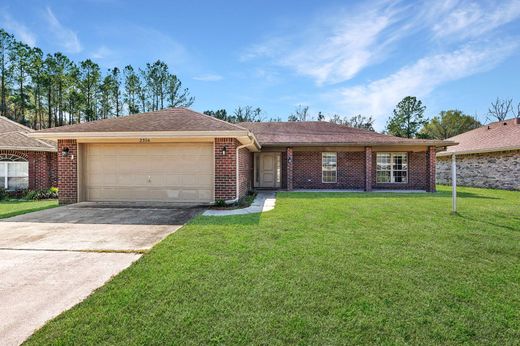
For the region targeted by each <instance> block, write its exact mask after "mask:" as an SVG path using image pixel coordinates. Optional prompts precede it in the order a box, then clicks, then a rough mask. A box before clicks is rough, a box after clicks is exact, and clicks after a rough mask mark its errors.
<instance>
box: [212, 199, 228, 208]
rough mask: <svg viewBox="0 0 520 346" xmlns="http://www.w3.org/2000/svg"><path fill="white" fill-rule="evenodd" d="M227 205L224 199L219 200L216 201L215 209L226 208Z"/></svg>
mask: <svg viewBox="0 0 520 346" xmlns="http://www.w3.org/2000/svg"><path fill="white" fill-rule="evenodd" d="M226 205H227V204H226V201H224V200H223V199H217V200H216V201H215V207H225V206H226Z"/></svg>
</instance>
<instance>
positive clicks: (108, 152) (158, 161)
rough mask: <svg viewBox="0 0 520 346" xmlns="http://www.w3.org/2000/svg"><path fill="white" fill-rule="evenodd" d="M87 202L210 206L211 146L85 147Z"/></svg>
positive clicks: (200, 144)
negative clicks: (135, 202) (192, 203)
mask: <svg viewBox="0 0 520 346" xmlns="http://www.w3.org/2000/svg"><path fill="white" fill-rule="evenodd" d="M85 149H86V150H85V153H84V163H83V169H84V170H85V171H84V177H85V199H86V200H87V201H151V202H190V203H191V202H211V201H212V200H213V181H214V180H213V145H212V143H143V144H86V145H85Z"/></svg>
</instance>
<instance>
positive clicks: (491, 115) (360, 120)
mask: <svg viewBox="0 0 520 346" xmlns="http://www.w3.org/2000/svg"><path fill="white" fill-rule="evenodd" d="M425 110H426V106H424V105H423V103H422V101H421V100H419V99H417V98H416V97H414V96H407V97H405V98H403V99H402V100H401V101H400V102H399V103H398V104H397V105H396V107H395V109H394V110H393V112H392V116H390V117H389V119H388V121H387V123H386V127H385V129H384V131H383V133H387V134H390V135H393V136H397V137H405V138H422V139H447V138H450V137H453V136H456V135H458V134H461V133H464V132H467V131H470V130H473V129H476V128H478V127H480V126H482V123H481V122H480V121H479V120H478V118H477V117H476V116H471V115H468V114H464V112H462V111H460V110H457V109H450V110H447V111H441V112H440V113H439V114H438V115H437V116H434V117H432V118H431V119H426V118H425V117H424V112H425ZM204 113H205V114H207V115H211V116H214V117H216V118H219V119H222V120H225V121H229V122H232V123H239V122H255V121H281V118H280V117H278V118H271V119H268V120H267V119H266V118H265V117H263V116H262V113H263V112H262V109H261V108H260V107H251V106H245V107H238V108H237V109H236V110H235V111H234V112H233V113H231V114H229V113H228V112H227V111H226V110H225V109H219V110H217V111H211V110H208V111H205V112H204ZM509 116H516V117H520V103H518V105H517V106H516V108H515V107H514V104H513V100H512V99H500V98H497V99H496V100H495V101H494V102H492V103H491V105H490V107H489V109H488V114H487V117H486V121H503V120H505V119H507V118H508V117H509ZM326 118H327V117H326V116H325V115H324V114H323V113H322V112H318V113H317V114H316V115H312V114H311V112H310V110H309V106H302V105H299V106H297V107H296V109H295V110H294V111H293V112H292V113H291V114H290V115H289V116H288V118H287V119H288V121H326ZM328 121H329V122H332V123H336V124H341V125H346V126H350V127H355V128H360V129H365V130H369V131H375V130H374V122H375V119H374V118H373V117H372V116H363V115H361V114H358V115H354V116H350V117H349V116H340V115H338V114H333V115H331V116H329V117H328Z"/></svg>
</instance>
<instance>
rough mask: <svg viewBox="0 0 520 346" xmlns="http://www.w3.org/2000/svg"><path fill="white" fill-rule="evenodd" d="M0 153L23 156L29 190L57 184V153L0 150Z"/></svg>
mask: <svg viewBox="0 0 520 346" xmlns="http://www.w3.org/2000/svg"><path fill="white" fill-rule="evenodd" d="M0 155H16V156H19V157H22V158H24V159H25V160H27V162H28V166H29V172H28V173H29V190H39V189H48V188H50V187H53V186H58V180H57V176H58V165H57V154H56V153H55V152H46V151H20V150H0Z"/></svg>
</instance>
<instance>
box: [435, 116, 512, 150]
mask: <svg viewBox="0 0 520 346" xmlns="http://www.w3.org/2000/svg"><path fill="white" fill-rule="evenodd" d="M449 140H452V141H454V142H457V143H459V144H458V145H455V146H452V147H449V148H448V150H446V151H443V152H440V153H438V154H437V155H438V156H446V155H452V154H462V153H468V154H469V153H483V152H493V151H503V150H514V149H520V119H518V118H514V119H509V120H505V121H498V122H494V123H491V124H488V125H484V126H482V127H479V128H478V129H475V130H471V131H468V132H465V133H462V134H460V135H457V136H454V137H451V138H449Z"/></svg>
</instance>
